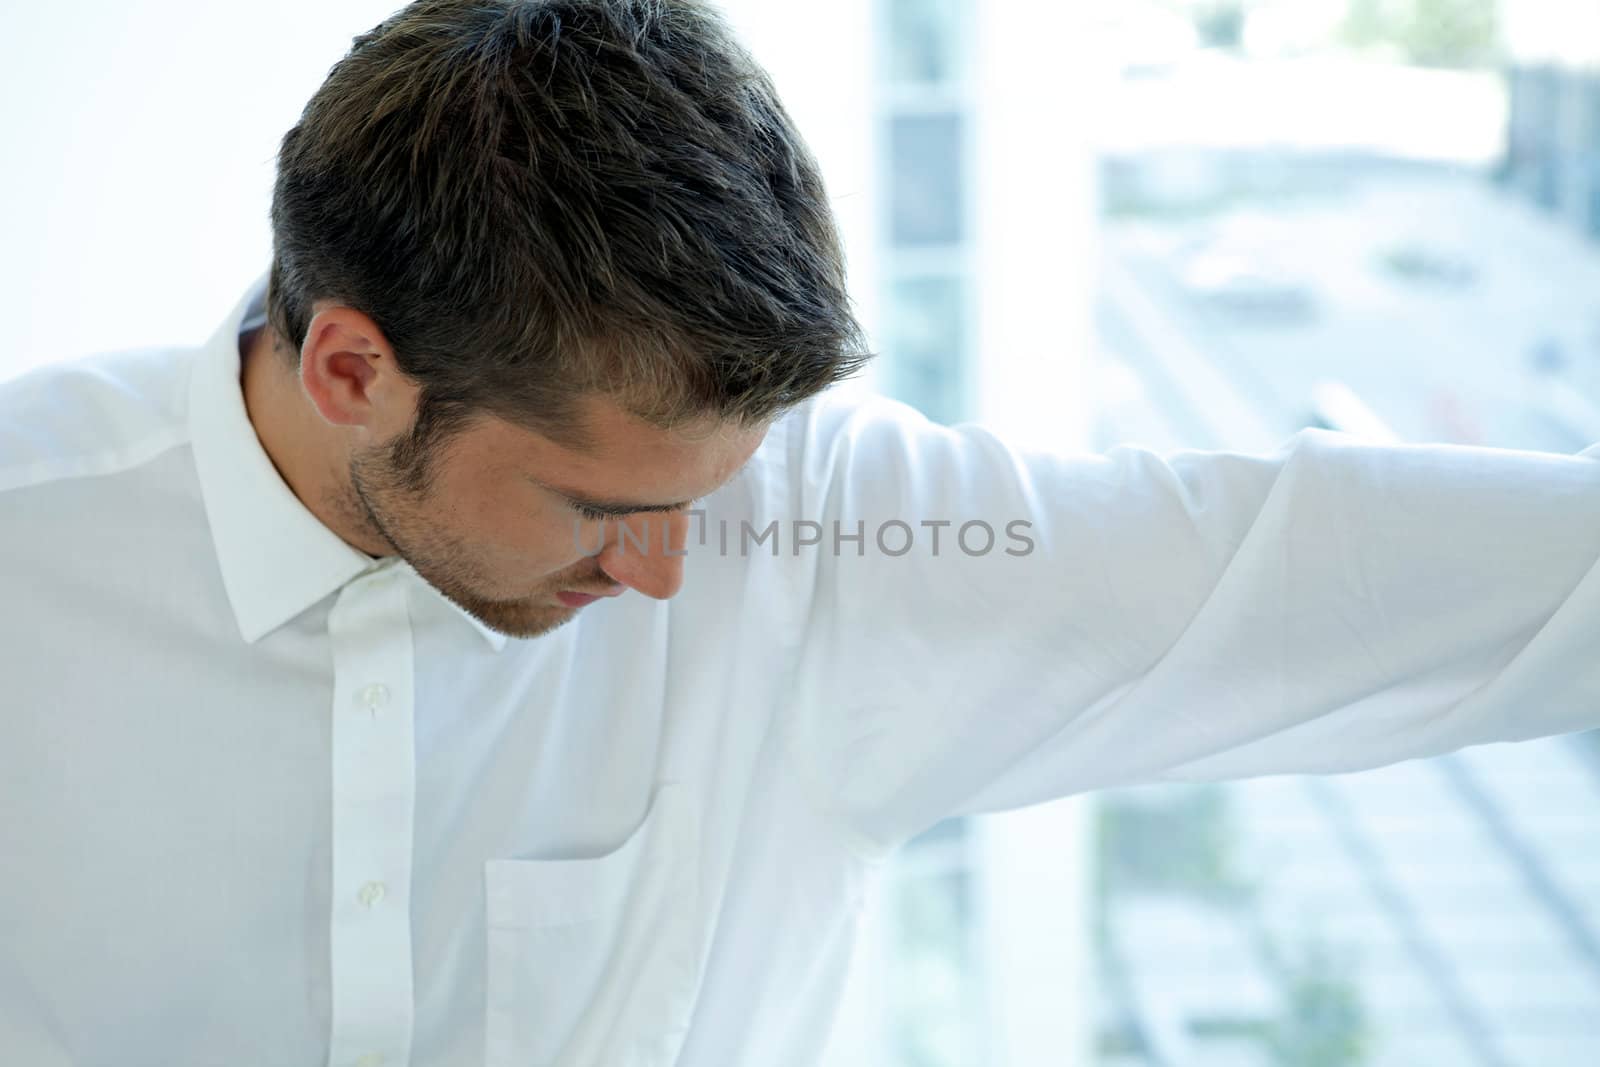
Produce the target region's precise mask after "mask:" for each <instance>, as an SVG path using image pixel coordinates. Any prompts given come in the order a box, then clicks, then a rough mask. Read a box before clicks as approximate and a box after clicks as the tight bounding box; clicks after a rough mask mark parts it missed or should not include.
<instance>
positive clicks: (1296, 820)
mask: <svg viewBox="0 0 1600 1067" xmlns="http://www.w3.org/2000/svg"><path fill="white" fill-rule="evenodd" d="M1210 6H1211V7H1212V8H1213V10H1214V11H1216V12H1220V11H1222V9H1223V8H1224V7H1226V6H1227V5H1221V4H1217V5H1210ZM1232 6H1233V7H1234V8H1236V9H1241V10H1243V11H1245V13H1246V15H1247V18H1246V21H1245V24H1244V27H1243V29H1244V32H1243V34H1242V36H1241V39H1240V40H1239V41H1237V42H1235V43H1233V44H1231V45H1229V47H1228V48H1226V49H1217V48H1211V49H1207V48H1201V47H1198V46H1197V45H1196V43H1195V35H1194V34H1193V33H1179V32H1177V30H1178V29H1183V28H1184V27H1180V26H1177V25H1175V24H1174V22H1173V17H1174V16H1173V15H1172V14H1171V13H1169V14H1167V15H1162V16H1160V17H1159V18H1153V17H1152V18H1145V19H1142V20H1137V21H1135V20H1133V19H1132V18H1131V17H1130V19H1129V22H1128V25H1127V26H1126V27H1124V29H1125V30H1126V34H1125V36H1123V37H1121V38H1118V41H1119V42H1120V43H1121V46H1122V47H1123V53H1122V55H1120V56H1114V55H1112V56H1108V59H1111V60H1113V61H1114V65H1115V66H1116V67H1118V68H1119V69H1120V70H1121V72H1122V73H1121V75H1120V76H1119V77H1116V78H1113V79H1111V80H1110V83H1109V84H1108V86H1107V89H1106V92H1105V94H1104V99H1103V101H1101V102H1100V104H1101V105H1102V106H1103V108H1104V110H1105V112H1106V113H1107V114H1108V115H1110V116H1113V117H1114V118H1115V120H1116V121H1114V122H1108V123H1107V124H1106V127H1105V129H1106V131H1107V132H1105V133H1103V134H1101V136H1102V137H1103V138H1104V143H1103V146H1102V149H1101V159H1102V164H1103V165H1102V169H1101V178H1102V184H1101V190H1102V192H1103V207H1104V212H1103V218H1102V227H1101V230H1100V233H1099V237H1100V240H1101V244H1100V248H1099V249H1098V252H1099V254H1100V255H1101V257H1102V260H1101V264H1100V267H1101V269H1100V273H1099V277H1100V279H1101V285H1100V289H1099V291H1098V294H1097V308H1096V311H1097V322H1098V324H1099V336H1098V341H1099V347H1098V350H1099V352H1100V353H1101V357H1100V358H1101V360H1102V380H1103V381H1105V382H1106V383H1107V384H1108V385H1109V386H1111V387H1110V388H1106V389H1103V390H1102V391H1101V393H1100V394H1099V397H1098V398H1097V404H1098V408H1099V410H1098V413H1097V414H1098V417H1099V419H1100V423H1101V425H1100V427H1099V432H1098V436H1097V442H1096V443H1097V445H1098V446H1099V447H1102V448H1104V447H1107V446H1109V445H1111V444H1114V443H1119V442H1137V443H1142V444H1147V445H1156V446H1159V447H1163V448H1170V447H1201V448H1223V449H1235V448H1242V449H1244V450H1247V451H1249V450H1255V449H1256V448H1257V447H1258V445H1259V443H1260V442H1262V441H1275V440H1279V439H1281V438H1282V436H1283V435H1284V434H1287V433H1290V432H1292V431H1294V430H1296V429H1298V428H1300V427H1301V426H1305V425H1319V426H1326V427H1330V428H1333V429H1338V430H1343V431H1346V432H1350V433H1353V434H1356V435H1357V436H1364V437H1376V438H1378V439H1384V440H1387V439H1399V440H1401V441H1407V442H1444V443H1453V444H1472V445H1487V446H1493V447H1505V448H1529V449H1535V450H1543V451H1553V452H1561V453H1567V452H1574V451H1577V450H1579V449H1582V448H1585V447H1587V446H1588V445H1590V444H1592V443H1593V442H1595V441H1597V440H1600V244H1597V243H1596V241H1595V240H1594V234H1595V231H1596V228H1597V220H1600V84H1597V83H1600V79H1597V76H1596V73H1595V68H1594V66H1593V64H1594V61H1595V59H1596V58H1600V53H1597V52H1596V48H1595V46H1594V45H1593V44H1592V43H1591V39H1592V38H1593V35H1592V34H1587V35H1585V34H1581V33H1573V34H1570V35H1565V36H1569V37H1570V38H1571V39H1572V40H1573V42H1574V47H1578V44H1577V42H1580V41H1581V42H1585V43H1586V45H1587V51H1585V53H1584V54H1585V55H1586V56H1587V57H1588V58H1587V59H1586V60H1584V61H1583V62H1581V63H1580V62H1576V61H1572V62H1563V63H1553V62H1551V61H1550V59H1549V58H1548V57H1546V56H1545V55H1543V54H1541V55H1538V56H1525V55H1520V54H1519V52H1518V49H1517V48H1516V47H1515V45H1514V42H1510V41H1507V42H1505V47H1504V48H1503V49H1501V50H1500V51H1499V54H1500V55H1501V56H1502V58H1500V59H1492V58H1485V57H1486V55H1487V54H1488V53H1492V52H1494V51H1495V49H1493V48H1489V47H1487V46H1488V45H1490V44H1492V43H1493V42H1492V37H1493V20H1492V18H1491V17H1490V16H1492V14H1493V10H1494V8H1495V5H1494V4H1493V3H1491V2H1490V0H1427V2H1422V0H1400V2H1396V3H1388V2H1384V3H1378V2H1370V3H1360V4H1352V5H1350V10H1351V11H1352V12H1354V13H1355V14H1357V15H1359V16H1360V17H1359V18H1354V17H1352V18H1349V19H1341V20H1334V21H1330V22H1329V24H1328V25H1327V26H1326V27H1324V28H1322V29H1319V28H1318V27H1316V26H1315V25H1312V24H1311V23H1310V22H1309V21H1307V22H1297V23H1294V24H1292V25H1291V24H1290V23H1289V22H1288V21H1286V20H1285V19H1284V18H1283V17H1282V13H1283V12H1284V11H1285V10H1286V9H1287V8H1294V7H1298V6H1300V5H1268V4H1260V5H1253V4H1247V5H1237V4H1235V5H1232ZM1305 6H1308V7H1309V6H1310V5H1305ZM1533 6H1534V5H1521V4H1509V3H1508V4H1503V5H1501V10H1503V11H1510V10H1512V9H1513V8H1514V7H1516V8H1522V7H1533ZM1561 7H1562V5H1548V10H1549V12H1550V19H1549V20H1548V21H1549V26H1548V29H1549V30H1550V33H1551V35H1552V40H1553V41H1554V39H1555V38H1559V37H1562V36H1564V34H1563V26H1564V23H1563V20H1562V19H1561V18H1560V17H1559V16H1557V15H1556V12H1557V10H1558V9H1559V8H1561ZM1580 8H1581V9H1583V10H1590V9H1592V8H1593V5H1592V4H1589V5H1570V6H1568V7H1567V10H1568V11H1571V12H1576V11H1578V10H1580ZM1131 9H1132V5H1128V8H1127V9H1126V10H1129V11H1131ZM1275 9H1276V13H1275ZM1449 12H1454V13H1456V14H1454V15H1450V16H1449V17H1446V15H1447V13H1449ZM1178 18H1179V21H1187V22H1191V23H1192V22H1193V19H1185V18H1182V17H1181V16H1179V17H1178ZM1163 23H1165V24H1166V25H1165V27H1163V25H1162V24H1163ZM1190 28H1192V27H1190ZM1214 28H1215V27H1213V29H1214ZM1559 43H1562V44H1565V43H1567V42H1566V41H1561V42H1559ZM1197 369H1198V373H1197ZM1247 439H1248V440H1247ZM1371 636H1372V638H1373V640H1374V641H1376V642H1381V641H1382V640H1383V635H1381V634H1373V635H1371ZM1375 647H1376V646H1375ZM1596 811H1600V734H1589V735H1578V736H1575V737H1570V738H1566V737H1561V738H1550V739H1546V740H1542V741H1536V742H1528V743H1524V744H1520V745H1489V746H1483V747H1481V748H1476V749H1468V750H1465V751H1462V752H1460V753H1457V754H1454V755H1450V756H1445V757H1441V758H1438V759H1431V760H1417V761H1411V762H1405V763H1398V764H1395V765H1394V766H1391V767H1386V768H1382V769H1379V770H1374V771H1368V772H1365V773H1361V774H1348V775H1332V776H1325V777H1295V776H1270V777H1260V778H1256V779H1251V780H1247V781H1240V782H1232V783H1228V784H1225V785H1216V786H1204V787H1197V786H1176V785H1174V786H1171V787H1160V788H1152V789H1140V790H1123V791H1113V792H1108V793H1105V794H1103V795H1102V796H1101V797H1100V798H1099V819H1098V822H1097V829H1098V830H1099V851H1098V859H1099V861H1100V865H1099V872H1098V873H1099V884H1098V886H1097V890H1098V892H1097V898H1096V901H1095V904H1096V918H1097V924H1096V930H1097V944H1098V947H1099V949H1100V953H1099V963H1098V973H1099V976H1100V978H1101V982H1100V983H1099V984H1100V987H1101V988H1102V989H1103V990H1104V991H1105V994H1104V1003H1103V1004H1102V1005H1101V1013H1100V1016H1099V1020H1098V1024H1099V1028H1100V1029H1099V1033H1098V1035H1097V1037H1098V1042H1097V1044H1098V1048H1099V1050H1100V1054H1099V1058H1098V1060H1097V1067H1154V1065H1159V1064H1168V1063H1227V1064H1230V1065H1244V1064H1258V1063H1259V1064H1271V1065H1279V1067H1288V1065H1305V1067H1310V1065H1318V1067H1391V1065H1410V1064H1422V1063H1428V1064H1434V1063H1439V1064H1444V1063H1448V1064H1469V1063H1488V1062H1494V1063H1505V1064H1524V1063H1526V1064H1540V1065H1545V1064H1548V1065H1550V1067H1558V1065H1559V1067H1568V1065H1576V1064H1587V1063H1590V1062H1597V1061H1596V1057H1595V1050H1597V1049H1600V820H1597V819H1596V817H1595V816H1594V814H1593V813H1594V812H1596Z"/></svg>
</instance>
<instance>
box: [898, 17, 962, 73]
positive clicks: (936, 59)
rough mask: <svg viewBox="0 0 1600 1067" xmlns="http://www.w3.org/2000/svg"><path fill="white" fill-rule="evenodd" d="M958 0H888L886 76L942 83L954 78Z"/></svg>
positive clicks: (955, 71)
mask: <svg viewBox="0 0 1600 1067" xmlns="http://www.w3.org/2000/svg"><path fill="white" fill-rule="evenodd" d="M961 6H962V5H961V2H960V0H889V32H888V40H887V42H886V44H887V45H888V50H889V77H890V79H891V80H892V81H894V82H896V83H903V84H922V85H944V84H949V83H950V82H953V81H955V80H956V78H957V77H958V65H959V63H960V43H961V41H960V25H959V18H960V12H961Z"/></svg>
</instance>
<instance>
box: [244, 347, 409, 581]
mask: <svg viewBox="0 0 1600 1067" xmlns="http://www.w3.org/2000/svg"><path fill="white" fill-rule="evenodd" d="M275 344H276V345H279V346H281V345H282V344H283V342H282V341H281V339H279V337H278V335H277V333H276V332H274V331H273V329H272V327H271V325H270V324H268V325H264V326H262V327H260V328H259V329H257V330H254V331H252V332H251V333H249V334H246V335H245V336H243V337H241V338H240V340H239V358H240V360H241V367H240V374H239V381H240V385H241V387H242V389H243V392H244V406H245V411H246V413H247V414H248V415H249V418H250V424H251V425H252V426H253V427H254V428H255V432H256V437H257V438H258V439H259V440H260V442H261V448H262V450H263V451H265V452H266V454H267V458H268V459H270V460H271V461H272V465H273V467H275V468H277V471H278V476H279V477H280V478H282V479H283V481H284V484H285V485H287V486H288V487H289V490H290V492H292V493H294V495H295V496H296V497H297V498H298V499H299V500H300V503H302V504H304V505H305V507H306V509H307V510H308V511H310V512H311V513H312V514H313V515H315V516H316V517H317V519H318V520H319V521H320V522H321V523H322V525H324V526H326V527H327V528H328V529H330V530H332V531H333V532H334V533H336V534H338V535H339V537H340V538H341V539H342V540H344V541H345V543H347V544H349V545H351V546H352V547H354V548H356V549H358V550H360V551H362V552H365V553H366V554H367V555H369V556H374V557H376V556H385V555H389V554H391V551H390V549H389V548H388V546H387V545H385V544H384V543H383V542H382V541H381V540H379V539H377V538H375V537H374V536H373V535H372V533H371V532H369V531H367V530H366V529H365V527H366V523H364V522H363V521H362V520H361V514H360V510H359V508H357V507H356V505H355V500H354V497H355V494H354V492H353V491H352V490H351V487H350V475H349V467H348V464H349V456H348V447H347V445H346V443H345V442H344V440H343V439H342V438H341V437H340V436H339V434H338V432H337V431H336V430H335V429H334V427H332V426H329V425H328V423H327V422H326V421H324V420H323V419H322V418H320V417H319V416H318V415H317V412H316V409H315V408H313V407H312V406H311V404H310V403H309V402H308V401H307V400H306V398H305V397H304V396H303V395H302V394H301V390H300V383H299V379H298V378H296V377H295V375H294V374H293V372H292V370H291V368H290V365H289V361H288V358H287V356H286V355H285V353H284V352H283V351H282V350H281V349H280V348H278V347H275Z"/></svg>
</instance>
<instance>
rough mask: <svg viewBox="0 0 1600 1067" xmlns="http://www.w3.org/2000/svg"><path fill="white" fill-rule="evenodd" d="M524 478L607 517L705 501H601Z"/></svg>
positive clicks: (738, 472)
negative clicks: (656, 502)
mask: <svg viewBox="0 0 1600 1067" xmlns="http://www.w3.org/2000/svg"><path fill="white" fill-rule="evenodd" d="M758 454H759V450H758V451H757V452H756V453H752V454H751V455H750V456H748V457H746V459H745V461H744V462H743V463H741V464H739V467H738V469H737V470H735V471H734V472H733V473H732V474H730V475H729V476H728V479H727V481H725V482H723V483H722V484H723V485H724V486H725V485H729V484H731V483H732V482H733V481H734V480H735V479H736V478H738V477H739V475H741V474H743V473H744V472H745V470H746V469H747V468H748V467H749V466H750V464H751V463H752V462H753V461H754V460H755V458H756V455H758ZM523 477H525V478H527V479H528V481H530V482H532V483H533V484H534V485H537V486H538V487H539V488H540V489H543V490H546V491H547V492H551V493H554V494H555V495H556V496H558V497H561V498H562V499H563V500H565V501H566V502H567V503H569V504H571V505H572V506H573V507H575V508H581V509H583V510H586V511H594V512H600V513H603V514H606V515H615V516H618V517H621V516H623V515H637V514H639V513H640V512H649V513H654V514H663V513H665V512H669V511H682V510H683V509H684V508H686V507H689V506H690V505H691V504H694V503H696V502H697V501H699V500H701V499H703V498H702V497H695V499H694V500H680V501H678V502H677V503H676V504H635V503H633V502H631V501H627V500H601V499H598V498H596V497H592V496H590V495H589V494H587V493H581V492H579V491H577V490H576V489H563V488H562V487H561V486H559V485H551V484H550V483H548V482H541V481H540V480H539V479H537V478H535V477H534V476H533V475H531V474H526V475H523ZM717 488H719V489H720V488H722V486H718V487H717Z"/></svg>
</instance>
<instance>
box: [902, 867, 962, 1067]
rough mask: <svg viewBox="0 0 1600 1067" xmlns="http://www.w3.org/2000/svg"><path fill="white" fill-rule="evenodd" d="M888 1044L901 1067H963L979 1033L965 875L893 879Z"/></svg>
mask: <svg viewBox="0 0 1600 1067" xmlns="http://www.w3.org/2000/svg"><path fill="white" fill-rule="evenodd" d="M893 898H894V908H893V914H894V920H893V922H894V932H893V939H894V945H893V950H892V952H891V954H890V961H891V971H892V974H891V976H890V980H889V982H888V988H889V990H890V1019H891V1021H890V1042H891V1044H892V1046H893V1048H894V1052H895V1056H896V1059H895V1062H896V1063H897V1064H903V1065H904V1067H966V1065H967V1064H971V1063H976V1062H977V1059H976V1058H975V1057H974V1055H973V1053H974V1050H975V1046H976V1044H977V1038H978V1030H977V1019H976V1018H975V1014H976V1008H977V1001H978V998H977V995H976V994H977V988H976V986H975V976H974V974H973V961H972V960H971V959H970V956H971V953H970V952H969V951H968V938H969V936H970V934H969V932H970V929H971V924H972V915H971V912H972V887H971V882H970V877H969V875H968V874H967V873H966V872H965V871H953V872H950V873H947V874H941V875H937V876H933V877H925V878H898V879H896V880H895V882H894V887H893Z"/></svg>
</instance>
